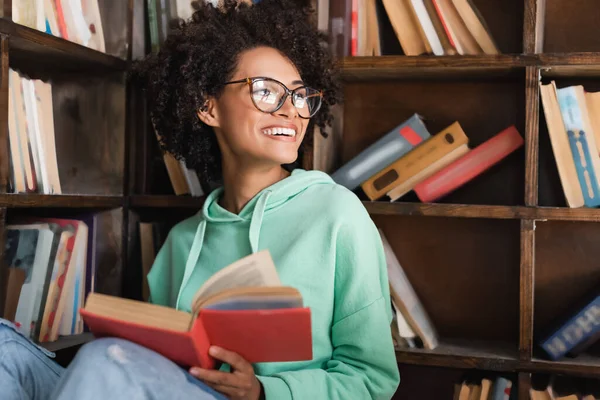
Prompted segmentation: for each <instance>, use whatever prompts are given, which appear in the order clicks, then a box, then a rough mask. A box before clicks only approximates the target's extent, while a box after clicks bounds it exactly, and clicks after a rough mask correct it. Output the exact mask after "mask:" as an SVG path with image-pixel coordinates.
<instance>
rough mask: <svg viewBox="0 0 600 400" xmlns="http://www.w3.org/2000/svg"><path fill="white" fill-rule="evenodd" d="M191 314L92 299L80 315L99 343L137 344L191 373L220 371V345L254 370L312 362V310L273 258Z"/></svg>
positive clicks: (230, 274)
mask: <svg viewBox="0 0 600 400" xmlns="http://www.w3.org/2000/svg"><path fill="white" fill-rule="evenodd" d="M241 270H243V271H244V273H243V274H241V273H240V271H241ZM248 282H252V283H253V284H252V286H249V285H248ZM255 282H261V283H260V284H258V285H257V284H255ZM191 309H192V312H191V313H188V312H185V311H179V310H175V309H173V308H170V307H165V306H160V305H156V304H150V303H145V302H142V301H137V300H130V299H123V298H119V297H114V296H108V295H103V294H99V293H90V294H89V296H88V299H87V301H86V304H85V307H84V308H83V309H81V310H80V313H81V316H82V318H83V320H84V322H85V323H86V324H87V325H88V327H89V328H90V330H91V331H92V333H93V334H94V336H96V337H103V336H112V337H120V338H123V339H127V340H130V341H132V342H135V343H137V344H140V345H142V346H144V347H147V348H149V349H151V350H154V351H156V352H158V353H160V354H162V355H163V356H165V357H167V358H169V359H170V360H172V361H173V362H175V363H177V364H179V365H181V366H184V367H190V366H200V367H202V368H216V360H214V359H213V358H212V357H211V356H210V355H209V354H208V349H209V347H210V346H212V345H215V346H219V347H222V348H224V349H227V350H230V351H233V352H236V353H238V354H239V355H240V356H242V357H243V358H244V359H246V360H247V361H248V362H250V363H257V362H283V361H301V360H310V359H312V331H311V312H310V309H309V308H308V307H304V306H303V305H302V297H301V295H300V293H299V292H298V291H297V290H296V289H294V288H291V287H286V286H281V283H280V281H279V278H278V276H277V272H276V270H275V266H274V265H273V262H272V259H271V256H270V255H269V253H268V251H266V250H265V251H261V252H258V253H255V254H252V255H250V256H247V257H244V258H242V259H241V260H238V261H236V262H235V263H233V264H231V265H229V266H228V267H226V268H224V269H223V270H221V271H219V272H218V273H216V274H215V275H214V276H213V277H211V278H210V279H209V280H208V281H207V282H206V283H205V284H204V285H203V286H202V287H200V289H198V291H197V292H196V295H195V297H194V300H193V301H192V307H191Z"/></svg>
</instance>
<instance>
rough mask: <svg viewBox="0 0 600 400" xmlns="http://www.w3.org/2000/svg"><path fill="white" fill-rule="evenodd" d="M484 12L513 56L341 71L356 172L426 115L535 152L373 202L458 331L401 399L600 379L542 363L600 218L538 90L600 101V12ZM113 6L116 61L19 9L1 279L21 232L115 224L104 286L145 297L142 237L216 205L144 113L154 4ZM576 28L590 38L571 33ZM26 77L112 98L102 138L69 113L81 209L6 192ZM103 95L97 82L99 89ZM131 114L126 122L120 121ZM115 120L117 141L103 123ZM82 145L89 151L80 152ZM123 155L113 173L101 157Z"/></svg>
mask: <svg viewBox="0 0 600 400" xmlns="http://www.w3.org/2000/svg"><path fill="white" fill-rule="evenodd" d="M332 1H333V0H332ZM474 3H475V4H476V5H477V7H478V8H479V10H480V11H481V13H482V14H483V15H484V17H485V18H486V20H487V21H488V23H489V25H490V30H491V32H492V35H493V37H494V38H495V39H496V40H497V41H498V45H499V47H500V49H501V50H502V51H503V54H500V55H472V56H411V57H407V56H402V55H389V56H381V57H346V58H344V59H343V60H340V61H341V64H340V65H341V73H342V76H341V77H342V80H343V84H344V96H345V103H344V105H343V108H342V109H341V110H340V111H341V113H340V117H339V120H340V121H341V122H343V126H344V127H345V129H342V131H343V136H342V138H343V140H340V141H339V143H337V144H336V146H335V153H334V159H335V161H334V165H337V166H339V165H340V164H341V163H343V162H344V161H347V160H349V159H350V158H351V157H352V156H354V155H356V154H357V153H358V152H359V151H360V150H361V149H363V148H364V147H366V146H368V145H369V144H370V143H372V142H373V141H374V140H376V139H377V135H378V134H380V133H383V132H387V131H388V130H389V129H391V128H393V127H394V126H395V125H397V124H398V123H399V122H401V121H402V120H404V119H406V118H407V117H408V116H410V115H411V114H412V113H413V112H419V113H422V114H423V115H424V116H425V117H426V118H428V119H429V121H428V128H429V129H430V131H431V132H436V131H437V130H439V129H441V128H443V127H445V126H447V125H448V124H449V123H451V122H453V121H454V120H459V121H460V122H461V124H463V127H464V129H465V132H467V134H468V135H469V136H470V138H471V140H472V143H474V144H477V143H481V142H482V141H484V140H485V139H487V138H489V137H490V135H492V134H494V133H496V132H498V131H499V130H500V129H501V128H503V127H505V126H506V125H509V124H512V123H514V124H515V125H516V126H517V128H518V130H519V131H520V133H521V134H522V135H523V136H524V138H525V146H524V148H523V149H521V150H520V151H517V152H516V153H515V154H513V155H511V156H510V157H509V158H507V159H506V160H505V161H503V162H502V163H501V164H500V165H498V166H496V167H495V168H494V169H492V170H490V171H488V172H487V173H485V174H484V175H483V176H482V177H480V178H478V179H477V180H476V181H474V182H472V183H470V184H469V185H467V186H465V187H463V188H461V189H460V190H458V191H457V192H455V193H453V194H451V195H450V196H448V197H446V198H444V199H443V200H441V201H440V202H438V203H428V204H423V203H420V202H418V201H415V200H414V199H413V200H409V201H406V200H399V201H397V202H394V203H389V202H385V201H373V202H372V201H366V200H365V201H364V202H363V204H364V205H365V207H366V208H367V210H368V211H369V213H370V214H371V215H372V218H373V219H374V221H375V222H376V224H377V225H378V226H379V227H381V228H382V229H383V230H384V232H385V233H386V236H387V237H388V239H389V240H390V243H391V244H392V247H393V248H394V250H395V252H396V253H397V254H400V255H402V257H401V263H402V265H403V267H404V268H405V270H406V273H407V275H408V277H409V279H410V281H411V283H412V284H413V286H414V287H415V290H416V291H417V293H418V294H419V297H420V298H421V300H422V301H423V302H424V305H425V308H426V309H427V310H428V312H429V313H430V316H431V317H432V321H433V323H434V325H435V326H436V328H437V329H438V330H439V332H440V340H441V343H440V346H439V347H438V348H436V349H434V350H422V349H415V350H398V351H397V359H398V362H399V365H400V368H401V373H402V375H403V378H402V380H403V383H402V385H401V387H400V389H399V394H398V397H399V398H412V397H410V394H411V392H410V391H411V390H415V392H412V394H413V395H414V393H417V392H416V391H418V390H422V389H423V388H422V386H421V387H419V386H420V385H422V384H424V383H427V382H428V381H431V379H434V378H433V377H432V371H434V372H435V373H440V374H442V375H444V374H445V376H447V377H448V379H447V382H448V384H447V385H446V386H444V387H447V389H448V391H447V392H444V393H450V394H451V390H452V387H451V385H452V382H456V379H458V378H457V376H458V375H459V373H460V372H461V371H464V370H472V369H475V370H484V371H497V372H502V373H507V374H511V376H514V377H515V383H516V384H518V398H519V399H520V400H525V399H528V398H529V396H528V388H529V386H530V384H531V374H532V373H533V374H536V373H560V374H569V375H577V376H588V377H594V378H599V379H600V347H597V346H596V347H594V348H592V349H591V350H590V351H589V352H587V353H586V354H584V355H582V356H580V357H578V358H575V359H566V360H564V361H559V362H550V361H547V360H545V359H544V358H543V356H541V355H540V354H539V353H538V352H537V350H536V343H535V339H534V338H535V333H536V331H537V330H538V329H541V328H542V327H543V326H544V325H545V324H546V323H547V322H548V321H549V320H550V319H551V318H552V317H553V316H554V315H555V313H558V311H559V309H560V308H561V307H563V306H565V305H567V303H568V302H569V300H571V299H575V298H577V297H578V296H580V295H581V294H582V293H584V292H585V290H586V289H589V288H590V287H592V285H597V284H598V283H599V282H600V269H598V266H597V262H596V260H597V259H598V255H599V254H597V253H598V250H596V248H598V246H596V245H595V240H596V239H597V238H599V237H600V225H598V224H597V223H598V222H600V210H598V209H590V208H579V209H571V208H567V207H566V204H565V201H564V197H563V195H562V189H561V186H560V180H559V177H558V172H557V170H556V166H555V161H554V156H553V154H552V151H551V148H550V142H549V139H548V132H547V127H546V125H545V119H544V115H543V112H542V107H541V104H540V98H539V89H538V82H539V80H540V79H557V80H560V81H561V82H585V83H586V85H590V87H591V88H593V87H594V85H595V87H596V88H598V87H600V84H599V82H600V80H599V78H600V42H599V40H600V39H598V36H597V35H595V27H596V25H595V24H594V23H593V17H599V16H600V11H599V10H598V7H597V4H596V1H595V0H504V1H500V0H494V1H490V0H474ZM100 4H101V5H102V7H103V8H102V10H104V12H105V13H107V14H106V15H109V14H108V13H110V15H113V14H114V13H117V14H118V15H117V17H118V18H116V19H115V21H117V22H115V24H118V26H119V29H115V31H114V32H115V33H114V35H115V37H113V38H112V39H111V40H110V41H109V42H110V43H113V46H112V48H113V49H118V48H122V46H119V45H118V44H119V43H122V42H123V41H125V42H126V43H127V46H125V48H126V51H125V52H124V53H123V52H121V53H119V51H117V50H115V51H113V52H112V53H111V52H108V53H107V54H104V53H101V52H98V51H95V50H91V49H88V48H86V47H83V46H80V45H77V44H75V43H72V42H69V41H67V40H64V39H61V38H56V37H53V36H50V35H47V34H45V33H43V32H39V31H37V30H34V29H30V28H27V27H24V26H21V25H18V24H16V23H14V22H12V21H11V19H10V12H9V10H10V1H7V0H5V1H4V10H5V13H4V17H3V18H1V19H0V50H1V54H0V56H1V60H2V62H1V63H0V67H1V68H0V74H1V75H0V77H1V84H0V121H2V124H1V125H0V260H1V261H0V262H2V263H3V262H4V257H3V251H4V235H5V229H4V226H5V224H6V223H7V221H10V219H11V217H13V216H21V215H52V216H56V215H58V216H66V217H68V216H73V215H78V214H79V213H81V212H90V211H91V212H96V211H97V212H106V211H108V212H111V213H112V214H111V218H110V219H109V221H110V222H111V223H113V224H115V225H116V229H114V230H113V231H117V232H118V233H119V234H118V235H117V236H118V237H117V238H116V240H117V242H118V245H117V246H115V247H113V248H112V249H111V250H109V254H108V255H109V256H111V257H114V259H115V260H117V261H116V263H115V264H116V266H115V267H114V269H112V270H110V271H99V272H98V277H97V278H98V281H99V287H100V288H102V290H103V291H105V292H107V293H112V294H118V295H122V296H127V297H136V295H137V294H138V289H139V288H138V286H139V282H140V279H141V275H140V272H139V271H138V270H137V266H136V258H139V256H138V254H137V253H136V250H135V243H134V241H135V240H137V239H138V238H137V236H136V235H135V233H134V232H135V227H136V223H137V222H138V221H152V220H154V219H156V218H160V219H161V220H164V219H166V220H168V221H170V222H171V223H173V222H176V221H178V220H181V219H183V218H185V217H186V216H189V215H191V214H193V213H194V212H196V211H197V210H198V209H199V208H200V207H201V206H202V201H203V199H202V198H194V197H189V196H174V195H173V193H172V190H171V188H170V183H169V180H168V176H167V175H166V170H165V168H164V163H163V164H162V165H161V163H162V159H161V157H160V153H159V152H158V149H157V148H156V143H155V137H154V136H153V133H152V132H151V130H150V129H149V127H148V125H149V124H148V121H147V119H146V116H145V115H144V112H143V107H144V103H143V97H142V96H140V94H139V93H138V92H137V91H136V88H134V87H131V86H130V85H128V84H127V82H126V81H125V73H126V71H127V68H128V65H129V63H130V61H131V58H132V55H131V50H132V47H133V42H134V41H135V40H136V38H135V32H136V30H135V29H134V27H133V22H132V21H133V20H134V18H135V17H134V16H135V15H139V13H140V12H142V14H143V15H145V10H144V1H141V0H128V1H127V2H123V3H122V4H123V6H122V7H117V10H110V9H111V7H110V6H109V4H110V5H112V4H113V3H112V1H111V0H101V1H100ZM140 10H141V11H140ZM136 13H137V14H136ZM574 21H576V23H577V27H578V29H571V26H572V25H571V24H573V23H574ZM121 25H122V26H121ZM121 28H122V29H121ZM109 47H110V46H109ZM147 48H148V45H147V47H146V49H147ZM8 67H11V68H15V69H19V70H20V71H22V72H24V73H26V74H28V75H29V76H32V77H37V78H41V79H52V80H53V81H56V82H57V86H56V88H55V90H56V91H57V97H58V98H60V96H61V95H63V94H67V93H69V94H71V93H74V96H76V97H75V98H76V99H77V101H76V102H78V103H79V104H88V105H89V104H90V103H89V102H90V99H91V98H92V97H94V98H100V104H99V107H96V108H95V110H96V111H95V112H94V113H91V115H90V120H89V121H88V122H87V125H85V126H87V127H90V129H85V127H81V126H75V127H74V126H70V125H68V123H67V122H66V121H62V122H61V121H60V117H61V115H62V114H61V111H60V110H61V109H60V107H57V110H58V111H55V118H57V119H58V120H59V121H58V122H57V126H60V127H63V129H61V130H60V131H59V130H57V138H58V139H57V140H58V142H57V147H58V149H59V150H60V151H62V154H66V155H67V156H64V157H60V158H59V167H60V168H61V179H63V176H64V182H65V188H66V190H64V193H65V194H62V195H44V194H37V193H28V194H10V193H6V190H7V187H6V182H7V177H8V174H9V164H8V156H7V155H8V134H7V121H8V93H7V74H8ZM90 78H91V79H92V82H94V83H93V84H92V85H91V86H88V85H87V82H88V81H87V79H90ZM113 96H114V97H113ZM115 97H116V99H117V102H116V103H115V104H118V106H113V107H111V106H110V105H111V104H113V102H112V101H111V99H113V98H115ZM96 106H98V104H96ZM90 107H91V106H90ZM63 111H64V110H63ZM104 120H108V121H110V122H111V123H112V124H113V125H112V126H107V125H105V124H103V123H100V122H102V121H104ZM61 124H63V125H61ZM77 135H82V136H83V138H84V139H85V140H81V141H75V140H74V139H75V138H76V137H78V136H77ZM73 142H75V147H73ZM90 143H91V144H93V146H92V147H89V148H93V149H94V152H93V153H94V154H91V156H90V157H79V158H78V157H76V156H72V157H69V156H68V155H69V154H76V153H81V154H84V155H85V154H86V153H84V151H83V150H84V149H85V148H86V147H87V146H90ZM77 146H80V147H77ZM61 149H62V150H61ZM81 154H79V155H81ZM107 154H108V156H109V157H110V158H109V160H110V161H106V159H103V158H102V157H101V156H104V157H106V156H107ZM312 159H313V158H312V155H311V154H310V152H309V154H308V155H307V157H305V160H306V163H305V167H307V168H312V163H311V160H312ZM98 160H104V161H103V162H99V161H98ZM62 171H65V172H64V174H63V173H62ZM90 176H91V177H93V179H92V178H90ZM61 183H62V182H61ZM103 239H104V240H107V239H108V238H107V237H105V238H103ZM113 239H114V238H113ZM1 266H2V269H4V268H5V267H6V266H5V265H1ZM566 266H568V268H567V267H566ZM3 276H4V274H3V273H2V274H0V310H2V309H3V308H4V307H3V299H4V295H3V294H4V293H5V285H6V282H5V279H3ZM134 287H135V288H134ZM557 292H559V293H560V295H559V296H558V295H557V294H556V293H557ZM87 339H89V337H88V336H80V337H67V338H65V339H63V340H60V341H59V342H56V343H49V344H47V347H48V348H50V349H55V350H59V349H63V348H70V347H72V346H77V345H80V344H81V343H83V342H84V341H85V340H87ZM450 377H451V378H450ZM435 379H438V378H435ZM415 382H417V383H415ZM440 382H441V381H440ZM442 390H444V389H443V388H442ZM407 395H408V397H406V396H407ZM450 396H451V395H449V397H447V398H451V397H450Z"/></svg>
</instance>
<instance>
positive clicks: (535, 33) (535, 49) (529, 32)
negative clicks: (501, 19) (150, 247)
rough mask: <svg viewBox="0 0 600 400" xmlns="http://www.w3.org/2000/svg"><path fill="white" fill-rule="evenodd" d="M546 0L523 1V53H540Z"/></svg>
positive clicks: (542, 43) (542, 41) (542, 44)
mask: <svg viewBox="0 0 600 400" xmlns="http://www.w3.org/2000/svg"><path fill="white" fill-rule="evenodd" d="M545 7H546V0H525V21H524V26H523V51H524V52H525V53H540V52H541V51H542V49H543V46H544V17H545Z"/></svg>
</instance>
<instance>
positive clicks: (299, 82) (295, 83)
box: [292, 80, 304, 85]
mask: <svg viewBox="0 0 600 400" xmlns="http://www.w3.org/2000/svg"><path fill="white" fill-rule="evenodd" d="M292 85H304V81H302V80H299V81H297V80H296V81H293V82H292Z"/></svg>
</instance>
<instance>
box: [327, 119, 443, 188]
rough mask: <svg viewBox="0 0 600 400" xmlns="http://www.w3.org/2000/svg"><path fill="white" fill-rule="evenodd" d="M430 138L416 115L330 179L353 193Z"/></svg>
mask: <svg viewBox="0 0 600 400" xmlns="http://www.w3.org/2000/svg"><path fill="white" fill-rule="evenodd" d="M430 137H431V134H430V133H429V131H428V130H427V127H426V126H425V124H424V123H423V120H422V117H421V116H419V115H418V114H413V115H412V116H411V117H410V118H409V119H407V120H406V121H404V122H402V123H401V124H400V125H398V126H396V127H395V128H394V129H392V130H391V131H389V132H388V133H386V134H385V135H383V136H382V137H381V138H379V139H378V140H377V141H376V142H375V143H373V144H371V145H370V146H369V147H367V148H366V149H364V150H363V151H361V152H360V153H359V154H358V155H357V156H355V157H354V158H352V160H350V161H348V162H347V163H345V164H344V165H343V166H342V167H340V168H339V169H337V170H336V171H335V172H333V174H332V175H331V178H332V179H333V180H334V181H335V182H336V183H338V184H340V185H342V186H345V187H346V188H348V189H350V190H354V189H356V188H357V187H359V186H360V184H361V183H363V182H364V181H365V180H367V179H368V178H369V177H371V176H372V175H373V174H375V173H377V172H378V171H380V170H381V169H382V168H384V167H386V166H388V165H389V164H390V163H392V162H393V161H395V160H396V159H397V158H398V157H401V156H402V155H404V154H406V153H408V152H409V151H410V150H412V149H413V148H414V147H415V146H417V145H419V144H420V143H422V142H423V141H425V140H427V139H429V138H430Z"/></svg>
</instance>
